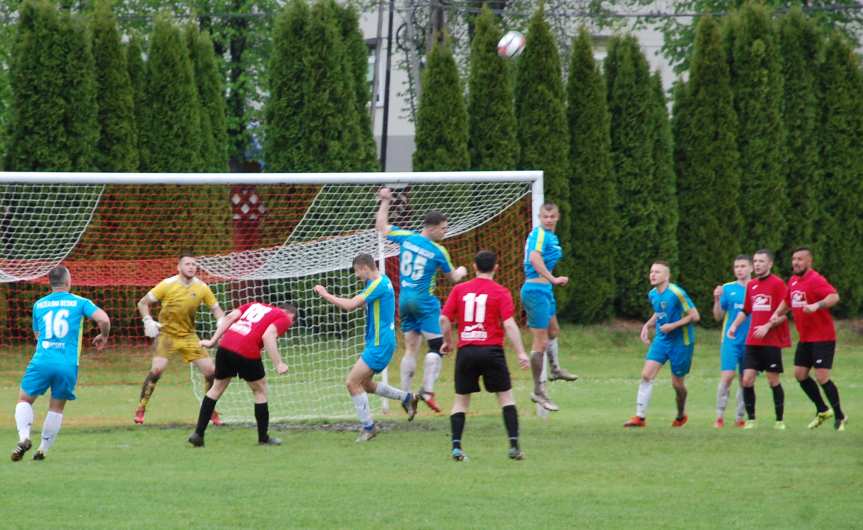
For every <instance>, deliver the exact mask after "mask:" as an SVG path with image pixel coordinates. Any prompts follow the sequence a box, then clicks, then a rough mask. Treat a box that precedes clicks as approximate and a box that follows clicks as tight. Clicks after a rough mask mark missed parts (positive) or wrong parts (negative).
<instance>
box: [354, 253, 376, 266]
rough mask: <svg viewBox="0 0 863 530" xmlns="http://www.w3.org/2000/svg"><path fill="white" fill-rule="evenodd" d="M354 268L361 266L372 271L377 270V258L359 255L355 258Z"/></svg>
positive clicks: (369, 255)
mask: <svg viewBox="0 0 863 530" xmlns="http://www.w3.org/2000/svg"><path fill="white" fill-rule="evenodd" d="M353 265H354V267H356V266H357V265H361V266H363V267H367V268H369V269H372V270H377V269H378V265H377V263H375V258H373V257H372V255H371V254H357V256H356V257H355V258H354V263H353Z"/></svg>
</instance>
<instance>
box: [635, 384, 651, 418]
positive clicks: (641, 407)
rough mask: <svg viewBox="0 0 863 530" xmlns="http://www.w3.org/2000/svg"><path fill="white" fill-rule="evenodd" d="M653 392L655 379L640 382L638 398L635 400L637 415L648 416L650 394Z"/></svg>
mask: <svg viewBox="0 0 863 530" xmlns="http://www.w3.org/2000/svg"><path fill="white" fill-rule="evenodd" d="M652 393H653V381H644V380H643V379H642V381H641V383H639V384H638V398H637V399H636V400H635V415H636V416H639V417H641V418H646V417H647V406H648V405H649V404H650V394H652Z"/></svg>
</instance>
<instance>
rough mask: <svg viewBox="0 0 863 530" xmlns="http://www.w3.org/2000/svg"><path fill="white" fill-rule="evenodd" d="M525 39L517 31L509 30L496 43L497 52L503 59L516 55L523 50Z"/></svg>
mask: <svg viewBox="0 0 863 530" xmlns="http://www.w3.org/2000/svg"><path fill="white" fill-rule="evenodd" d="M525 44H527V39H525V38H524V35H522V34H521V33H519V32H517V31H509V32H507V34H506V35H504V36H503V38H501V39H500V40H499V41H498V43H497V54H498V55H500V56H501V57H503V58H505V59H511V58H513V57H518V56H519V55H521V52H523V51H524V45H525Z"/></svg>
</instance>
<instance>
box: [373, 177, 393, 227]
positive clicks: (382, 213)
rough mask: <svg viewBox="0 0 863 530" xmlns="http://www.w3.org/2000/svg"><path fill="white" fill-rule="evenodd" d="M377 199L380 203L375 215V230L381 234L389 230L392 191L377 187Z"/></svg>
mask: <svg viewBox="0 0 863 530" xmlns="http://www.w3.org/2000/svg"><path fill="white" fill-rule="evenodd" d="M378 199H379V200H380V201H381V205H380V206H379V207H378V213H377V214H376V215H375V230H377V231H378V232H380V233H381V234H386V233H387V232H389V231H390V223H389V218H390V204H391V203H392V200H393V191H392V190H391V189H389V188H381V189H379V190H378Z"/></svg>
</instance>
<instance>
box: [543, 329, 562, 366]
mask: <svg viewBox="0 0 863 530" xmlns="http://www.w3.org/2000/svg"><path fill="white" fill-rule="evenodd" d="M557 353H558V348H557V338H556V337H555V338H553V339H550V340H549V341H548V346H546V347H545V354H546V357H548V362H549V363H551V367H552V368H553V369H555V370H559V369H560V360H558V358H557Z"/></svg>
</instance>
